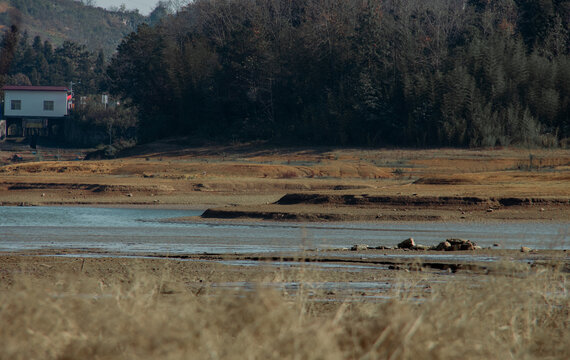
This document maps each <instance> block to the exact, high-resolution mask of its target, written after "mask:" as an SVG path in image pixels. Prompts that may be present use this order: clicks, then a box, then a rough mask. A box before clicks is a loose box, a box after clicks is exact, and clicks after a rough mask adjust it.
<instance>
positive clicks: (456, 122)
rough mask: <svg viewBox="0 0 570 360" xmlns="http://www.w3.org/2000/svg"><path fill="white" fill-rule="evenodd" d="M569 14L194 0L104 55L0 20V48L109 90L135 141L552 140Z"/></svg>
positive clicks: (538, 1) (506, 1) (562, 98)
mask: <svg viewBox="0 0 570 360" xmlns="http://www.w3.org/2000/svg"><path fill="white" fill-rule="evenodd" d="M569 22H570V1H567V0H496V1H495V0H466V1H462V0H432V1H429V2H426V1H421V0H384V1H382V0H355V1H336V0H226V1H218V0H196V1H193V2H191V3H190V4H188V5H187V6H185V7H183V8H181V9H180V10H179V11H178V12H176V13H170V14H166V13H165V14H164V16H163V17H162V20H161V21H157V22H154V23H153V24H151V25H148V24H142V25H140V26H139V27H138V29H137V31H135V32H132V33H131V34H129V35H127V36H126V37H125V38H124V39H123V40H122V42H121V43H120V45H119V46H118V48H117V50H116V52H115V53H114V54H112V56H111V58H110V60H107V59H106V57H105V56H104V55H103V54H102V53H101V52H99V53H96V52H95V53H91V52H89V51H87V50H85V49H84V48H83V47H82V46H80V45H75V44H73V43H71V42H66V43H64V44H63V45H62V46H61V47H58V48H56V49H55V50H50V46H49V45H48V44H49V43H46V42H42V41H41V40H40V39H39V38H34V39H33V40H32V39H25V38H24V37H23V36H22V34H19V35H18V40H17V41H16V40H14V39H12V40H10V36H11V35H10V32H6V34H5V36H4V40H3V43H2V48H3V49H4V50H5V49H6V48H7V46H8V47H9V46H11V45H10V44H12V45H13V46H17V47H18V48H19V50H18V51H17V52H16V55H15V56H14V61H13V62H12V65H11V67H10V70H8V71H7V74H10V76H12V77H14V76H21V75H24V76H26V77H27V78H28V79H29V81H30V82H31V83H32V84H47V83H50V84H53V85H57V84H56V83H57V82H59V83H58V84H61V82H63V81H64V80H65V81H69V79H70V78H69V77H67V78H66V76H70V75H69V74H68V75H62V74H65V72H66V71H72V70H73V71H76V72H77V73H76V74H75V75H73V76H71V78H72V79H73V80H75V79H79V78H83V79H84V80H82V83H84V84H85V83H86V84H88V85H86V86H85V87H84V89H83V91H88V92H93V93H95V92H103V91H109V92H110V93H111V94H113V95H114V96H116V97H118V98H121V99H122V102H123V103H124V104H126V106H130V107H132V108H133V109H136V110H137V114H138V125H137V138H138V141H142V142H145V141H150V140H153V139H157V138H162V137H169V136H179V135H188V136H192V137H195V138H201V139H210V140H217V141H246V140H258V139H259V140H270V141H275V142H281V143H294V144H327V145H341V146H374V147H378V146H415V147H429V146H458V147H489V146H509V145H518V146H559V145H560V144H565V143H567V141H568V138H569V137H570V121H569V118H570V39H569V30H568V29H569V26H568V25H569ZM10 41H11V42H10ZM30 43H31V45H30ZM26 44H28V45H26ZM4 50H3V51H4ZM42 56H43V59H44V60H45V61H43V60H42V59H41V58H42ZM58 56H59V58H58ZM64 58H66V59H68V60H66V61H67V62H66V61H63V60H61V59H64ZM50 59H51V60H50ZM56 59H60V60H61V61H60V60H56ZM46 63H47V65H48V66H47V67H46V66H45V64H46ZM0 66H2V64H0ZM5 67H6V66H5ZM46 69H49V70H46ZM0 70H1V69H0ZM18 74H20V75H18Z"/></svg>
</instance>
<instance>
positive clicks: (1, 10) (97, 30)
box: [0, 0, 146, 54]
mask: <svg viewBox="0 0 570 360" xmlns="http://www.w3.org/2000/svg"><path fill="white" fill-rule="evenodd" d="M145 19H146V18H145V17H144V16H143V15H141V14H139V13H138V12H136V11H125V10H119V11H108V10H106V9H103V8H99V7H93V6H86V5H84V4H83V3H82V2H80V1H74V0H51V1H48V0H9V1H4V0H0V30H2V29H6V28H7V27H9V26H10V25H11V24H14V23H16V24H19V26H20V30H21V31H22V32H24V31H27V32H28V34H29V36H30V38H33V37H34V36H36V35H39V36H40V37H41V38H42V39H43V40H49V41H50V42H51V43H52V44H55V45H60V44H62V43H63V41H65V40H71V41H73V42H76V43H78V44H85V45H86V46H87V48H88V49H89V50H91V51H96V50H98V49H103V50H104V52H105V54H111V53H113V52H114V51H115V48H116V47H117V45H118V44H119V42H120V41H121V39H122V38H123V37H124V36H125V35H127V34H129V33H131V32H132V31H134V30H136V28H137V26H138V25H139V24H141V23H142V22H143V21H145Z"/></svg>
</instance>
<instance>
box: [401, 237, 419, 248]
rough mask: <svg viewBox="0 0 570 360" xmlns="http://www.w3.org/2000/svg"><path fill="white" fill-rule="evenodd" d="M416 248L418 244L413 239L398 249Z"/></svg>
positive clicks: (403, 242) (406, 241) (402, 243)
mask: <svg viewBox="0 0 570 360" xmlns="http://www.w3.org/2000/svg"><path fill="white" fill-rule="evenodd" d="M414 246H416V242H415V241H414V239H413V238H408V239H406V240H404V241H402V242H401V243H399V244H398V249H411V248H413V247H414Z"/></svg>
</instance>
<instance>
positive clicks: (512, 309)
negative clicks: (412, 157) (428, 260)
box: [0, 266, 570, 359]
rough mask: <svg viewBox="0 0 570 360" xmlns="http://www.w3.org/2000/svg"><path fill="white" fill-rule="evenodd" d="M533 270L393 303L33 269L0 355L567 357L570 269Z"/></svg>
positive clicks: (0, 332) (9, 317) (9, 288)
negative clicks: (52, 273) (43, 274)
mask: <svg viewBox="0 0 570 360" xmlns="http://www.w3.org/2000/svg"><path fill="white" fill-rule="evenodd" d="M525 269H526V270H528V267H523V268H520V269H519V267H511V268H509V267H508V266H506V267H504V269H503V270H502V271H501V272H499V273H497V274H495V275H480V276H478V277H473V278H472V279H471V280H469V281H465V277H464V278H456V277H455V276H449V281H448V282H446V283H443V284H441V283H434V282H430V278H429V275H426V274H423V273H417V274H408V273H403V274H402V275H401V276H400V277H399V278H398V279H397V280H396V281H395V282H394V285H395V286H394V287H393V290H392V291H391V292H390V297H391V299H390V300H386V301H381V302H370V301H368V302H366V301H356V300H357V299H358V298H357V297H355V298H351V299H348V300H350V301H348V300H346V299H345V300H344V301H339V302H329V303H322V302H316V301H313V300H311V297H310V296H309V295H308V293H309V292H308V291H304V288H303V287H301V289H300V290H299V291H297V292H296V293H295V295H291V294H286V293H285V292H284V291H280V290H267V289H266V288H265V287H259V289H257V290H254V291H246V290H241V291H237V292H236V291H227V290H220V289H215V288H213V287H209V286H208V285H204V287H203V288H200V289H198V290H196V287H195V286H194V285H192V284H189V283H188V282H182V281H180V280H179V279H178V278H176V277H172V276H170V274H169V273H168V271H164V272H163V273H161V274H159V275H158V276H156V275H149V274H146V273H143V272H137V271H134V272H133V273H130V274H129V275H128V276H123V277H117V278H114V276H113V275H110V276H109V275H107V276H105V277H98V276H89V275H86V274H82V273H74V274H73V273H60V274H58V276H56V277H51V276H50V277H43V278H42V277H40V278H38V276H36V275H34V274H30V273H28V274H26V272H25V271H24V274H22V275H20V276H17V277H15V278H14V282H13V283H12V284H10V285H6V284H4V285H6V286H3V290H2V291H1V292H0V324H1V326H0V359H135V358H136V359H418V358H422V359H532V358H545V359H567V358H570V331H569V328H568V327H569V325H570V324H569V321H570V317H569V309H570V306H569V305H570V298H569V296H568V274H566V273H563V272H561V271H559V270H556V269H554V270H551V269H548V270H544V269H543V270H540V271H533V272H528V271H522V272H521V270H525ZM296 276H301V277H302V278H303V279H304V282H305V283H310V281H313V280H317V281H318V280H319V275H318V273H316V272H315V273H312V272H310V271H302V272H301V273H300V274H296ZM280 277H281V278H283V277H284V276H281V275H280V274H279V272H278V273H277V274H276V275H275V276H274V278H273V280H272V281H280V280H279V278H280ZM281 280H284V279H281ZM418 285H419V286H418ZM323 296H324V294H323ZM324 297H326V296H324Z"/></svg>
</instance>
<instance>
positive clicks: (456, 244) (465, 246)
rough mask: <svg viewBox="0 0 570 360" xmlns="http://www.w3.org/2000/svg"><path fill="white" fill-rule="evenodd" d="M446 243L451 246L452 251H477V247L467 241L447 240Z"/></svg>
mask: <svg viewBox="0 0 570 360" xmlns="http://www.w3.org/2000/svg"><path fill="white" fill-rule="evenodd" d="M446 241H447V242H448V243H450V244H451V249H450V250H475V246H476V245H477V244H475V243H473V242H472V241H471V240H466V239H447V240H446Z"/></svg>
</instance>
